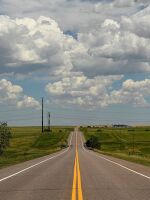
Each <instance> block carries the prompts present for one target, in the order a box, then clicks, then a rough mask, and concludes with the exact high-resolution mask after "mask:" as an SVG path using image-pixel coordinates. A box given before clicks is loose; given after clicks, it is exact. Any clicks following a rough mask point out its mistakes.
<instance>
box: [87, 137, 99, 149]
mask: <svg viewBox="0 0 150 200" xmlns="http://www.w3.org/2000/svg"><path fill="white" fill-rule="evenodd" d="M86 146H87V147H89V148H93V149H94V148H96V149H100V148H101V142H100V141H99V138H98V137H97V136H95V135H92V136H91V137H90V138H89V139H88V140H87V141H86Z"/></svg>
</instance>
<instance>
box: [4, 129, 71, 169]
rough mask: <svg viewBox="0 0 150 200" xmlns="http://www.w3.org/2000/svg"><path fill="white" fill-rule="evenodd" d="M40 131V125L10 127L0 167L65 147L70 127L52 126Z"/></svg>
mask: <svg viewBox="0 0 150 200" xmlns="http://www.w3.org/2000/svg"><path fill="white" fill-rule="evenodd" d="M51 130H52V132H50V133H49V132H44V133H41V127H12V128H11V132H12V138H11V139H10V145H9V147H8V148H7V149H6V150H5V151H4V153H3V154H2V155H1V156H0V168H3V167H6V166H10V165H13V164H17V163H20V162H23V161H27V160H31V159H34V158H38V157H41V156H45V155H48V154H51V153H54V152H57V151H59V150H61V149H62V148H65V147H66V146H67V144H68V141H67V140H68V137H69V134H70V132H71V131H72V130H73V128H72V127H52V129H51Z"/></svg>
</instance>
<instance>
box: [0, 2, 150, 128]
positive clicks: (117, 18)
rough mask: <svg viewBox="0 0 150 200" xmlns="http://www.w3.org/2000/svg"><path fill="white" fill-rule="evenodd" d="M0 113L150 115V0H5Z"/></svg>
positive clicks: (98, 120)
mask: <svg viewBox="0 0 150 200" xmlns="http://www.w3.org/2000/svg"><path fill="white" fill-rule="evenodd" d="M0 13H1V15H0V110H1V112H0V120H1V121H4V120H6V121H8V123H9V124H10V125H40V123H41V98H42V97H44V103H45V106H44V113H45V114H44V116H45V124H46V123H47V119H46V118H47V112H49V111H51V116H52V124H53V125H55V124H56V125H77V124H112V123H127V124H149V123H150V120H149V119H150V111H149V110H150V109H149V108H150V90H149V88H150V4H149V2H148V0H140V1H138V0H137V1H134V0H112V1H111V0H110V1H107V0H103V1H98V0H91V1H90V0H87V1H86V0H84V1H83V0H70V1H68V0H54V1H50V0H44V1H41V0H36V1H35V0H30V1H28V0H27V1H26V3H23V2H20V1H19V0H14V1H13V2H12V1H11V0H5V1H3V0H0Z"/></svg>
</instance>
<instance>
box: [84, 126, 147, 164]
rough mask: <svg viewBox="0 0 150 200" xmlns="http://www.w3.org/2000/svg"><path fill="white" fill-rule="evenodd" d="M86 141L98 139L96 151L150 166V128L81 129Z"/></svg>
mask: <svg viewBox="0 0 150 200" xmlns="http://www.w3.org/2000/svg"><path fill="white" fill-rule="evenodd" d="M81 131H82V132H83V133H84V136H85V139H86V141H88V140H89V139H91V138H93V137H94V138H96V141H98V147H96V148H94V151H97V152H99V153H102V154H105V155H110V156H113V157H116V158H121V159H124V160H128V161H131V162H135V163H139V164H143V165H146V166H150V127H133V128H90V127H86V128H81Z"/></svg>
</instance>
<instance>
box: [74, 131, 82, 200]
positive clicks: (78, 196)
mask: <svg viewBox="0 0 150 200" xmlns="http://www.w3.org/2000/svg"><path fill="white" fill-rule="evenodd" d="M72 200H83V194H82V184H81V173H80V165H79V156H78V147H77V133H76V155H75V162H74V176H73V186H72Z"/></svg>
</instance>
